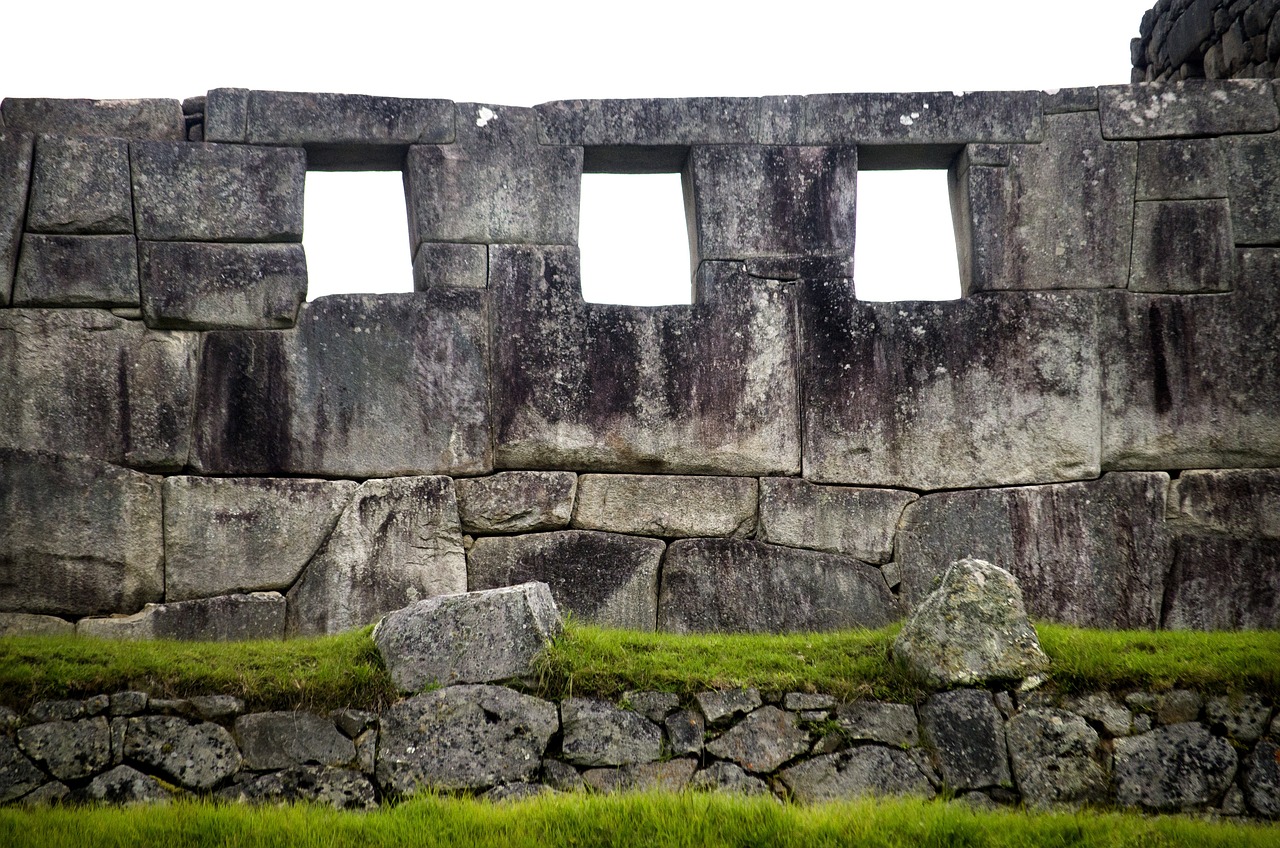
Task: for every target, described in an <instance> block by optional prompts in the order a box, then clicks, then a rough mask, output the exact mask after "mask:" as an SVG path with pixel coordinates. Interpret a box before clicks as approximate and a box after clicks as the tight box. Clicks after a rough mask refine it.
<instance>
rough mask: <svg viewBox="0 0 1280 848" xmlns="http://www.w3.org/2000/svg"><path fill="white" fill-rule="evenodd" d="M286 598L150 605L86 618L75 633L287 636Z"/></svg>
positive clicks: (194, 638) (268, 595) (220, 638)
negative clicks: (127, 612) (123, 613)
mask: <svg viewBox="0 0 1280 848" xmlns="http://www.w3.org/2000/svg"><path fill="white" fill-rule="evenodd" d="M284 615H285V599H284V596H282V595H281V594H279V593H278V592H252V593H250V594H247V595H221V596H219V597H216V598H201V599H199V600H194V601H178V602H177V603H168V604H147V605H146V606H144V607H143V608H142V612H137V613H134V614H133V615H129V616H123V617H115V618H82V619H80V620H79V621H78V622H76V635H78V636H92V637H94V638H97V639H128V640H138V639H173V640H178V641H183V642H236V641H240V640H243V639H279V638H281V637H283V636H284Z"/></svg>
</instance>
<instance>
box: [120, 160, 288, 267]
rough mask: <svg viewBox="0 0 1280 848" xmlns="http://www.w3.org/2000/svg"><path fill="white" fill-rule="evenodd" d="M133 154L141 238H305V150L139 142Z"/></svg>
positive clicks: (135, 209)
mask: <svg viewBox="0 0 1280 848" xmlns="http://www.w3.org/2000/svg"><path fill="white" fill-rule="evenodd" d="M129 156H130V165H131V167H132V172H133V204H134V221H135V226H136V230H137V234H138V237H139V238H142V239H151V240H155V241H259V242H263V241H266V242H272V241H286V242H288V241H292V242H297V241H302V189H303V183H304V181H305V178H306V173H307V159H306V154H305V153H303V152H302V151H301V150H298V149H296V148H288V147H284V148H280V147H273V148H263V147H246V146H243V145H235V144H190V143H181V144H168V143H164V142H149V141H137V142H133V143H131V144H130V145H129Z"/></svg>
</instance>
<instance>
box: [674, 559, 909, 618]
mask: <svg viewBox="0 0 1280 848" xmlns="http://www.w3.org/2000/svg"><path fill="white" fill-rule="evenodd" d="M898 615H899V610H898V605H897V601H896V600H895V599H894V597H893V596H892V595H891V594H890V593H889V587H888V585H887V584H886V583H885V581H884V577H883V576H882V575H881V574H880V571H879V570H878V569H875V568H872V567H871V566H869V565H866V564H865V563H861V562H858V561H857V560H854V559H849V558H848V557H842V556H836V555H834V554H825V553H818V552H817V551H804V550H798V549H795V548H782V547H777V546H775V545H766V544H763V543H761V542H748V541H740V540H736V539H688V540H683V541H679V542H675V543H673V544H672V545H671V549H670V551H668V553H667V558H666V562H665V563H664V564H663V568H662V588H661V592H660V594H659V598H658V628H659V629H660V630H667V631H672V632H675V633H718V632H719V633H723V632H729V633H796V632H805V631H824V630H843V629H846V628H850V627H882V626H884V625H886V624H888V623H889V622H891V621H894V620H895V619H897V618H898Z"/></svg>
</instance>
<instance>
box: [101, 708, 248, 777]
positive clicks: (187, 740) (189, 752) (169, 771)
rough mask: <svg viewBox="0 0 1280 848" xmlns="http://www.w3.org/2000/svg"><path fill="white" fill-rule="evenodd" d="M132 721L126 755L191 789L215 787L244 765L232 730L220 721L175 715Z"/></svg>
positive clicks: (126, 744)
mask: <svg viewBox="0 0 1280 848" xmlns="http://www.w3.org/2000/svg"><path fill="white" fill-rule="evenodd" d="M128 722H129V724H128V730H127V731H126V732H125V739H124V756H125V759H127V760H130V761H132V762H135V763H141V764H142V765H143V766H145V767H148V768H153V769H156V770H157V771H159V772H161V773H162V774H164V775H165V776H167V777H168V778H170V779H171V780H173V781H175V782H177V783H179V784H181V785H182V786H184V787H186V788H187V789H212V788H213V787H214V786H216V785H218V784H219V783H221V782H222V781H223V780H224V779H226V778H227V777H230V776H231V775H232V774H234V773H235V772H236V771H237V770H238V769H239V768H240V752H239V751H237V750H236V745H235V742H234V741H232V739H231V734H230V733H228V732H227V731H226V730H224V729H223V728H221V727H219V726H218V725H216V724H212V723H210V722H207V721H206V722H199V723H197V724H192V723H190V722H188V721H186V720H184V719H181V718H175V717H172V716H144V717H141V718H131V719H129V720H128Z"/></svg>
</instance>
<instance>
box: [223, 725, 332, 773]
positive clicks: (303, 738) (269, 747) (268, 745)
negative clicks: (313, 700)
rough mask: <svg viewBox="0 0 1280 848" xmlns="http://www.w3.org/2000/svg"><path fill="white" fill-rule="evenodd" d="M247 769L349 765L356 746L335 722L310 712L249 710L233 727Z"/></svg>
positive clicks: (264, 769)
mask: <svg viewBox="0 0 1280 848" xmlns="http://www.w3.org/2000/svg"><path fill="white" fill-rule="evenodd" d="M232 734H233V735H234V736H235V740H236V743H237V744H238V745H239V746H240V755H241V756H242V757H243V758H244V762H243V763H242V765H243V767H244V768H247V769H253V770H255V771H266V770H269V769H286V768H294V767H296V766H304V765H319V766H346V765H350V764H351V763H352V762H354V760H355V758H356V747H355V745H354V744H353V743H352V741H351V740H350V739H348V738H347V737H345V736H343V735H342V734H341V733H340V732H338V728H337V727H335V726H334V724H333V722H332V721H331V720H329V719H326V718H321V717H320V716H318V715H315V714H314V713H307V712H296V711H286V712H272V713H250V714H249V715H243V716H240V717H239V718H238V719H236V723H235V726H234V727H233V728H232Z"/></svg>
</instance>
